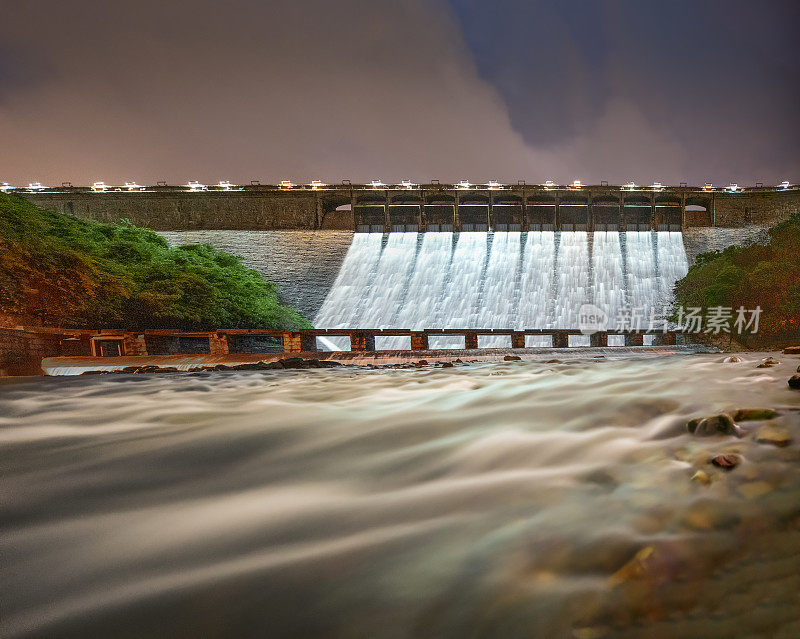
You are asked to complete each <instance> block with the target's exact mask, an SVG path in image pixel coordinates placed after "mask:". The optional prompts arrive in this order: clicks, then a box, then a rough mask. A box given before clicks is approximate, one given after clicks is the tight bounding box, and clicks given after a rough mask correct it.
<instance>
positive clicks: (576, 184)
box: [572, 180, 582, 189]
mask: <svg viewBox="0 0 800 639" xmlns="http://www.w3.org/2000/svg"><path fill="white" fill-rule="evenodd" d="M581 186H582V184H581V181H580V180H573V181H572V188H574V189H579V188H581Z"/></svg>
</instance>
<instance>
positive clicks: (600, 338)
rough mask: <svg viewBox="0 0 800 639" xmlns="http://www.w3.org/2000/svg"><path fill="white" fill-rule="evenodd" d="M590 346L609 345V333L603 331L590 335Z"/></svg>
mask: <svg viewBox="0 0 800 639" xmlns="http://www.w3.org/2000/svg"><path fill="white" fill-rule="evenodd" d="M589 346H594V347H599V346H608V333H606V332H605V331H601V332H598V333H592V334H591V335H589Z"/></svg>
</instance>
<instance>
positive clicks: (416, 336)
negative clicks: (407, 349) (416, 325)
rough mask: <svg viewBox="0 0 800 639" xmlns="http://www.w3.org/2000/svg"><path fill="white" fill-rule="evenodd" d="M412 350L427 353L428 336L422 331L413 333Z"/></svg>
mask: <svg viewBox="0 0 800 639" xmlns="http://www.w3.org/2000/svg"><path fill="white" fill-rule="evenodd" d="M411 350H412V351H427V350H428V336H427V335H426V334H425V333H423V332H422V331H411Z"/></svg>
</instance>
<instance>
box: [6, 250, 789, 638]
mask: <svg viewBox="0 0 800 639" xmlns="http://www.w3.org/2000/svg"><path fill="white" fill-rule="evenodd" d="M429 237H434V239H431V240H427V239H426V241H427V242H430V244H431V246H428V247H427V248H425V249H424V251H423V252H422V253H421V254H420V255H419V256H418V260H417V263H418V264H419V259H421V258H422V257H425V261H426V262H431V263H435V262H436V260H437V259H439V258H438V256H437V255H438V252H437V251H436V250H433V249H434V248H435V245H436V244H437V243H438V242H439V239H436V238H435V236H429ZM463 237H464V236H463V235H462V238H463ZM475 238H476V239H475V240H474V241H475V246H471V248H470V252H472V251H473V250H476V251H478V252H480V251H481V246H480V243H479V241H478V240H477V236H475ZM540 240H541V241H540ZM360 241H362V240H360ZM363 241H368V238H367V239H365V240H363ZM397 241H398V248H402V246H401V245H402V244H403V239H402V238H399V239H398V240H397ZM460 241H461V238H460V239H459V242H460ZM515 241H516V240H515V239H514V236H509V242H508V243H507V245H505V248H503V249H502V252H501V253H502V255H503V256H502V257H501V254H498V256H497V258H496V259H497V260H498V262H499V263H502V262H505V260H506V257H505V256H504V255H505V253H506V250H508V251H509V252H511V253H514V252H516V251H518V249H517V248H516V246H515ZM612 241H613V240H612ZM472 242H473V240H472V239H470V241H469V243H470V244H471V243H472ZM578 250H582V249H581V248H580V247H578ZM616 251H617V249H616V247H615V248H613V249H612V252H611V253H610V255H616ZM521 255H522V259H523V262H529V263H541V264H544V265H548V264H550V263H552V262H553V256H552V251H551V244H550V242H549V239H547V238H537V243H536V244H528V245H526V246H525V247H524V248H523V249H522V252H521ZM464 257H465V256H464V255H459V256H458V259H459V260H461V259H462V258H464ZM376 259H377V258H376ZM454 259H456V257H455V254H454ZM492 259H493V258H492V255H491V251H490V252H489V256H488V260H489V262H488V263H487V264H486V265H485V266H482V267H481V269H484V268H485V269H486V270H489V269H491V268H493V267H492V266H491V262H492ZM615 259H616V258H614V259H611V258H609V259H608V260H605V262H604V263H605V266H604V267H603V268H607V269H608V271H609V273H613V274H614V275H613V276H614V277H616V278H618V277H619V269H618V265H614V264H612V262H614V261H615ZM441 266H443V265H441V264H440V267H441ZM595 268H598V267H597V266H595ZM481 269H478V268H476V273H477V272H478V271H480V270H481ZM411 277H412V281H414V274H413V272H412V274H411ZM476 277H477V275H476ZM533 277H536V278H543V279H541V281H542V282H545V283H546V282H548V281H549V279H548V278H550V277H551V276H550V275H548V276H547V277H545V276H544V275H542V274H541V273H539V274H536V275H534V274H528V275H526V276H525V277H523V278H521V279H520V282H519V286H520V288H521V290H523V291H525V290H528V289H529V287H530V286H531V284H532V283H531V281H530V279H531V278H533ZM581 277H583V278H584V279H583V280H581V281H587V280H586V279H585V276H584V275H581ZM418 284H419V286H420V287H423V286H425V285H426V284H425V283H424V282H423V281H421V280H418ZM440 284H441V281H440V280H438V283H437V280H434V281H431V282H430V283H429V286H430V287H431V289H432V290H434V291H436V290H438V288H439V287H440ZM515 286H516V284H515ZM535 288H537V289H538V286H537V287H535ZM471 299H472V301H465V302H464V303H463V305H462V307H460V308H462V312H464V313H472V312H474V310H473V309H474V306H472V304H473V303H474V300H475V298H471ZM499 312H505V309H504V308H502V307H501V308H499ZM509 312H512V310H511V309H510V308H509ZM776 356H777V357H778V359H780V360H782V363H781V364H780V365H778V366H776V367H774V368H767V369H757V368H755V365H756V364H757V363H758V361H759V359H760V357H761V355H758V354H747V355H743V359H744V361H743V362H741V363H723V362H722V360H723V356H722V355H680V356H658V357H653V356H650V357H640V358H633V359H630V358H629V359H620V360H611V359H607V360H597V359H595V360H586V359H584V360H574V361H571V360H564V361H561V362H552V361H551V362H547V363H545V362H543V361H538V362H537V361H529V362H504V363H494V364H472V365H467V366H463V367H456V368H448V369H442V368H433V367H429V368H422V369H414V370H366V369H339V370H312V371H296V372H290V371H283V372H278V371H266V372H230V373H200V374H175V375H171V376H170V375H163V376H149V375H139V376H124V375H123V376H102V377H90V378H86V377H83V378H66V379H64V378H50V379H41V380H37V381H27V382H24V383H15V384H11V383H6V384H2V385H0V447H2V455H1V456H0V460H1V461H0V464H2V468H1V469H0V471H1V472H2V483H3V491H2V501H0V529H2V532H1V533H0V552H2V558H3V573H2V575H3V578H2V583H1V584H0V589H1V590H0V601H2V604H1V605H2V614H0V636H2V637H9V638H10V637H47V638H53V637H81V638H84V637H114V638H115V639H116V638H120V637H122V638H128V637H170V638H172V637H207V638H215V637H237V638H242V637H245V638H246V637H331V638H334V637H335V638H337V639H349V638H351V637H352V638H355V637H359V638H361V637H381V638H383V637H387V638H400V637H423V638H424V637H431V638H434V637H435V638H449V637H454V638H455V637H458V638H460V637H502V638H504V639H507V638H516V637H546V638H551V637H557V638H560V637H567V638H573V637H574V638H578V639H582V638H583V639H588V638H599V637H642V638H645V637H646V638H648V639H650V638H652V637H663V638H665V639H666V638H668V637H669V638H681V637H685V638H696V637H706V638H714V637H720V638H722V637H731V636H737V637H755V636H758V637H778V638H780V637H783V638H786V639H789V638H791V637H797V636H798V635H799V634H800V633H799V632H798V629H800V607H798V605H797V604H798V600H797V592H798V590H799V589H800V554H799V553H800V506H799V504H800V446H799V445H798V442H800V412H799V411H798V409H800V394H798V392H797V391H791V390H790V389H789V388H788V387H787V385H786V379H787V378H788V376H789V375H790V374H791V373H792V372H793V371H794V369H795V368H797V366H798V364H800V357H791V356H784V355H780V354H777V355H776ZM698 389H701V392H698ZM739 407H764V408H767V407H769V408H775V409H777V410H778V411H779V415H778V417H777V418H776V419H774V420H772V423H774V424H777V425H778V426H779V427H780V428H785V429H787V430H788V432H789V433H790V434H791V436H792V437H793V441H792V443H791V444H789V445H788V446H786V447H782V448H779V447H775V446H772V445H769V444H762V443H757V442H756V441H754V439H753V433H754V432H756V431H757V430H758V429H760V428H762V427H763V426H764V425H765V423H762V422H741V423H740V426H741V427H742V428H743V433H742V437H741V438H737V437H733V436H722V435H719V436H712V437H706V438H698V437H695V436H692V435H689V434H688V433H687V432H686V427H685V424H686V421H687V419H690V418H692V417H696V416H703V415H709V414H712V413H714V412H716V411H719V410H722V409H735V408H739ZM719 453H738V454H739V455H741V457H742V462H741V464H740V465H739V466H738V467H737V468H735V469H734V470H732V471H729V472H724V471H722V470H720V469H718V468H715V467H714V466H712V465H710V464H709V463H708V462H709V459H710V457H711V456H712V455H716V454H719ZM698 470H703V471H704V472H706V473H707V474H708V475H709V477H710V479H711V483H710V484H709V485H704V484H702V483H697V482H693V481H692V479H691V478H692V476H693V475H694V474H695V473H696V472H697V471H698Z"/></svg>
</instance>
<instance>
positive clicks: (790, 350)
mask: <svg viewBox="0 0 800 639" xmlns="http://www.w3.org/2000/svg"><path fill="white" fill-rule="evenodd" d="M783 354H784V355H800V346H787V347H786V348H784V349H783Z"/></svg>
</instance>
